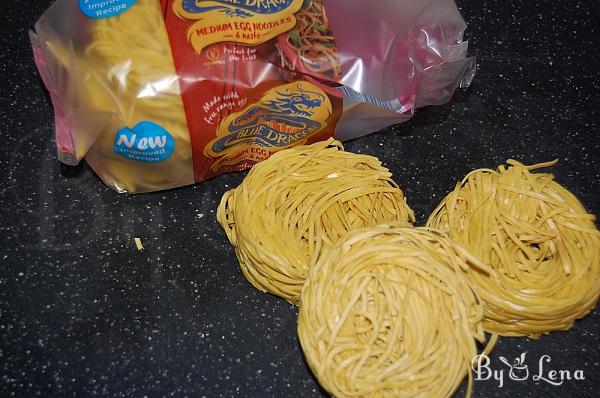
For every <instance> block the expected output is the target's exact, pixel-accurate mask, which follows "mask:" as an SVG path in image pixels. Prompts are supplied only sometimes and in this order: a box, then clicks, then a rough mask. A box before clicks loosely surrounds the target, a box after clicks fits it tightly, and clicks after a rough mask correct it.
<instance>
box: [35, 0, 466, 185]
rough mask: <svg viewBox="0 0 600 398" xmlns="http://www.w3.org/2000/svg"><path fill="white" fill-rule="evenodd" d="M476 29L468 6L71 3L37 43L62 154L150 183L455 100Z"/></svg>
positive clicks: (57, 7) (205, 172)
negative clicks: (463, 11) (465, 13)
mask: <svg viewBox="0 0 600 398" xmlns="http://www.w3.org/2000/svg"><path fill="white" fill-rule="evenodd" d="M464 29H465V24H464V21H463V19H462V18H461V16H460V13H459V12H458V10H457V8H456V5H455V4H454V2H453V0H429V1H423V0H381V1H377V2H373V1H367V0H276V1H275V0H172V1H167V0H162V1H160V0H57V1H56V2H55V3H54V4H53V5H52V6H51V7H50V8H49V9H48V10H47V11H46V12H45V13H44V15H43V16H42V17H41V18H40V19H39V21H38V22H37V24H36V26H35V32H31V41H32V45H33V49H34V55H35V60H36V64H37V66H38V69H39V71H40V74H41V76H42V78H43V80H44V83H45V85H46V87H47V89H48V90H49V92H50V95H51V98H52V102H53V104H54V108H55V116H56V144H57V150H58V155H59V156H58V157H59V159H60V160H61V161H62V162H64V163H66V164H72V165H75V164H78V163H79V162H80V161H81V160H82V159H84V158H85V160H86V161H87V162H88V163H89V165H90V166H91V167H92V168H93V169H94V171H95V172H96V173H97V174H98V176H99V177H100V178H101V179H102V180H103V181H104V182H105V183H106V184H107V185H109V186H110V187H111V188H113V189H115V190H117V191H119V192H130V193H136V192H150V191H156V190H162V189H169V188H174V187H179V186H183V185H188V184H193V183H195V182H200V181H203V180H206V179H208V178H211V177H213V176H216V175H219V174H222V173H225V172H231V171H239V170H244V169H247V168H249V167H251V166H252V165H253V164H255V163H256V162H259V161H261V160H264V159H266V158H267V157H268V156H270V155H271V154H272V153H274V152H275V151H278V150H281V149H284V148H287V147H289V146H292V145H299V144H306V143H311V142H314V141H317V140H323V139H326V138H328V137H330V136H333V135H335V137H336V138H338V139H341V140H347V139H351V138H355V137H358V136H361V135H364V134H368V133H371V132H374V131H378V130H380V129H382V128H385V127H387V126H390V125H392V124H396V123H400V122H403V121H406V120H408V119H409V118H410V117H411V116H412V114H413V112H414V110H415V109H416V108H418V107H422V106H426V105H436V104H442V103H445V102H447V101H448V100H449V99H450V98H451V96H452V94H453V93H454V91H455V90H456V88H457V87H459V86H460V87H466V86H468V85H469V84H470V81H471V79H472V78H473V74H474V71H475V61H474V59H473V58H468V57H467V43H466V42H464V41H463V40H462V36H463V32H464Z"/></svg>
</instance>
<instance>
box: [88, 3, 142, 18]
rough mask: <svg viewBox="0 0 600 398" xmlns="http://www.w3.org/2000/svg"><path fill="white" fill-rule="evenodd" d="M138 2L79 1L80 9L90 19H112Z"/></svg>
mask: <svg viewBox="0 0 600 398" xmlns="http://www.w3.org/2000/svg"><path fill="white" fill-rule="evenodd" d="M135 2H136V0H79V9H80V10H81V12H82V13H84V14H85V15H87V16H88V17H90V18H110V17H114V16H116V15H119V14H121V13H123V12H125V11H127V10H128V9H129V8H130V7H131V6H132V5H134V4H135Z"/></svg>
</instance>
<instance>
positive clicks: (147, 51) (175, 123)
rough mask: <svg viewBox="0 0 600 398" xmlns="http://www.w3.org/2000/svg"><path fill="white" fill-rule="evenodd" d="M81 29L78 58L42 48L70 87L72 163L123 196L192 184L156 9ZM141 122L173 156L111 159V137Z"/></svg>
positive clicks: (182, 119)
mask: <svg viewBox="0 0 600 398" xmlns="http://www.w3.org/2000/svg"><path fill="white" fill-rule="evenodd" d="M86 22H87V23H89V24H91V27H90V28H89V29H90V34H89V36H86V37H85V40H87V44H86V45H84V46H83V48H84V50H83V51H80V50H79V48H76V47H75V46H74V45H73V43H70V47H67V46H65V45H61V44H59V43H58V42H57V43H55V42H48V43H46V46H47V49H48V51H49V52H50V53H51V54H52V55H53V57H54V58H55V59H56V61H57V63H58V64H60V68H61V69H62V70H63V71H65V73H66V77H65V79H68V81H69V89H68V90H65V91H64V92H63V96H64V97H65V98H64V99H65V100H66V101H67V102H68V103H69V104H70V106H71V107H72V108H73V109H76V110H77V114H76V115H72V117H73V118H76V119H73V120H71V123H72V124H74V126H73V127H72V128H73V130H74V131H73V133H74V134H72V135H73V137H74V139H75V143H74V144H75V149H76V152H77V158H78V159H79V157H80V154H86V155H85V158H86V161H87V162H88V163H90V164H91V165H92V166H93V168H94V169H95V170H96V172H97V173H98V175H99V176H100V177H101V178H102V179H103V180H104V181H105V182H106V183H107V184H109V185H110V186H113V187H115V188H116V189H118V190H121V191H126V192H146V191H155V190H158V189H167V188H173V187H177V186H182V185H187V184H193V183H194V171H193V170H194V169H193V164H192V148H191V145H190V135H189V131H188V127H187V121H186V116H185V111H184V107H183V100H182V97H181V93H180V87H179V80H178V77H177V72H176V70H175V65H174V62H173V57H172V55H171V46H170V44H169V38H168V36H167V30H166V28H165V22H164V16H163V14H162V10H161V5H160V2H159V1H156V0H138V1H136V3H135V4H134V5H133V6H132V7H131V8H130V9H129V10H127V12H124V13H122V14H120V15H118V16H115V17H112V18H102V19H97V20H86ZM146 120H148V121H152V122H154V123H157V124H158V125H160V126H162V127H163V128H165V129H166V130H167V131H168V132H169V133H170V134H171V135H172V136H173V139H174V141H175V152H174V153H173V155H172V156H171V157H170V158H169V159H167V160H165V161H162V162H158V163H140V162H138V161H135V160H130V159H127V158H124V157H122V156H120V155H118V154H116V153H115V152H114V139H115V133H116V132H117V131H118V130H119V129H121V128H124V127H129V128H133V127H134V126H135V125H136V124H137V123H139V122H141V121H146ZM96 126H97V127H96ZM77 130H81V131H79V132H78V131H77Z"/></svg>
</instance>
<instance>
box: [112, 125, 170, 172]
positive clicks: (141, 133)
mask: <svg viewBox="0 0 600 398" xmlns="http://www.w3.org/2000/svg"><path fill="white" fill-rule="evenodd" d="M114 150H115V153H117V154H119V155H121V156H123V157H125V158H127V159H131V160H136V161H138V162H144V163H158V162H162V161H164V160H167V159H168V158H170V157H171V155H173V152H175V140H174V139H173V136H172V135H171V134H169V132H168V131H167V130H165V129H164V128H162V127H161V126H159V125H158V124H156V123H152V122H148V121H143V122H139V123H138V124H136V125H135V127H134V128H131V129H130V128H129V127H124V128H122V129H121V130H119V131H117V135H116V136H115V149H114Z"/></svg>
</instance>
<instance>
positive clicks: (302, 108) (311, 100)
mask: <svg viewBox="0 0 600 398" xmlns="http://www.w3.org/2000/svg"><path fill="white" fill-rule="evenodd" d="M311 95H312V96H311ZM323 101H325V96H324V95H323V94H320V93H317V92H297V93H289V94H288V93H285V92H277V98H276V99H274V100H270V101H268V102H267V103H266V107H267V108H269V109H270V110H272V111H274V112H278V113H285V114H288V115H299V116H306V117H310V116H312V114H313V112H312V110H313V109H314V108H318V107H319V106H320V105H321V104H322V103H323Z"/></svg>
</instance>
